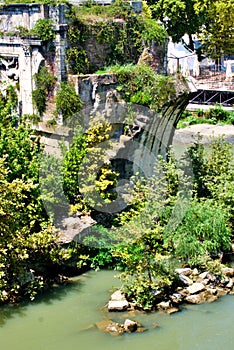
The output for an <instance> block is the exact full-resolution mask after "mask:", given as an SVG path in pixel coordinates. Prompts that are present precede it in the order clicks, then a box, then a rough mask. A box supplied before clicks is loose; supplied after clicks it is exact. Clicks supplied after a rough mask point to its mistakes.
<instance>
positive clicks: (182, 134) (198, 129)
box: [173, 124, 234, 145]
mask: <svg viewBox="0 0 234 350" xmlns="http://www.w3.org/2000/svg"><path fill="white" fill-rule="evenodd" d="M198 135H201V136H202V140H201V142H202V143H204V144H208V143H210V142H211V139H212V138H216V137H223V139H224V140H225V141H227V142H228V143H233V144H234V125H220V124H217V125H212V124H197V125H190V126H188V127H186V128H181V129H177V130H176V131H175V135H174V138H173V144H174V145H179V144H183V145H189V144H191V143H193V142H194V141H195V140H196V139H197V137H198Z"/></svg>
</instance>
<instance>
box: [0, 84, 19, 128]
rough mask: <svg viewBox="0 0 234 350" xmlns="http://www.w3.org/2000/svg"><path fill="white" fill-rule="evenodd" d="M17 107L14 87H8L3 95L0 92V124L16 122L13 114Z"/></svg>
mask: <svg viewBox="0 0 234 350" xmlns="http://www.w3.org/2000/svg"><path fill="white" fill-rule="evenodd" d="M17 105H18V97H17V93H16V91H15V87H14V86H12V85H9V86H8V87H7V88H6V90H5V92H4V94H3V93H1V92H0V118H1V120H0V122H1V123H3V124H5V125H7V124H9V122H10V121H11V122H13V124H14V122H15V121H16V117H15V116H14V112H15V111H16V108H17Z"/></svg>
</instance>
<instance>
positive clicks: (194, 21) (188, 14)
mask: <svg viewBox="0 0 234 350" xmlns="http://www.w3.org/2000/svg"><path fill="white" fill-rule="evenodd" d="M148 3H149V4H150V5H151V9H152V12H153V16H154V18H156V19H160V21H161V22H163V23H164V25H165V27H166V29H167V32H168V34H169V36H171V38H172V40H173V41H174V42H178V41H180V39H181V38H182V37H183V36H184V35H185V34H188V36H189V47H190V48H191V49H192V50H193V49H194V45H193V40H192V34H195V33H196V32H197V31H198V29H199V28H200V26H201V24H202V23H203V13H202V11H199V12H196V11H195V8H194V5H195V4H196V0H158V1H155V0H149V1H148Z"/></svg>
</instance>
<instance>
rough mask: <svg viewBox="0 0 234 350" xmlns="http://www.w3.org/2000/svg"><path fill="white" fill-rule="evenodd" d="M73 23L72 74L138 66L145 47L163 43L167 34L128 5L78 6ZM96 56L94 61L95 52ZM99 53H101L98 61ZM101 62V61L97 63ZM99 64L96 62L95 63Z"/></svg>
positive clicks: (71, 35)
mask: <svg viewBox="0 0 234 350" xmlns="http://www.w3.org/2000/svg"><path fill="white" fill-rule="evenodd" d="M69 18H71V24H70V26H69V30H68V39H69V41H70V43H71V47H70V48H69V49H68V50H67V61H68V65H69V67H70V69H71V71H72V72H73V73H75V74H77V73H92V72H94V71H95V70H97V69H98V68H99V69H100V68H102V67H104V66H107V65H110V64H113V62H114V63H116V64H124V63H136V62H137V61H138V59H139V57H140V55H141V53H142V51H143V49H144V45H145V44H151V42H152V41H154V42H157V43H158V44H162V43H164V42H165V39H166V37H167V34H166V32H165V30H164V28H163V27H162V26H160V25H159V24H158V23H157V22H156V21H153V20H151V19H150V18H148V17H147V16H144V15H141V14H136V13H135V12H134V11H133V10H132V9H131V6H130V5H129V4H128V3H127V2H120V3H117V2H116V3H114V4H111V5H109V6H105V7H102V6H97V5H90V6H88V7H87V6H79V7H77V8H73V9H72V11H71V12H70V13H69ZM90 41H91V42H92V47H95V48H96V52H97V53H96V57H95V58H94V59H93V52H92V51H93V49H92V50H91V51H90V50H89V47H90ZM99 52H102V54H101V57H100V58H99V59H98V55H99ZM97 61H98V62H97ZM96 62H97V63H96Z"/></svg>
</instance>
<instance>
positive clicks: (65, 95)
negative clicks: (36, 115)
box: [56, 82, 82, 119]
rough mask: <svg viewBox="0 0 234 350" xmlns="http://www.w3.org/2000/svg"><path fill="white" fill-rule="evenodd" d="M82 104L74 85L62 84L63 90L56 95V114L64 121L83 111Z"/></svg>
mask: <svg viewBox="0 0 234 350" xmlns="http://www.w3.org/2000/svg"><path fill="white" fill-rule="evenodd" d="M81 106H82V102H81V99H80V97H79V96H78V95H77V93H76V91H75V89H74V87H73V85H72V84H67V83H64V82H62V83H61V89H60V90H58V92H57V94H56V113H57V114H60V113H61V114H62V116H63V118H64V119H67V118H68V117H71V116H73V115H74V114H75V113H77V112H78V111H80V110H81Z"/></svg>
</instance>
